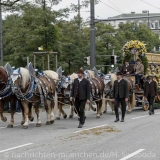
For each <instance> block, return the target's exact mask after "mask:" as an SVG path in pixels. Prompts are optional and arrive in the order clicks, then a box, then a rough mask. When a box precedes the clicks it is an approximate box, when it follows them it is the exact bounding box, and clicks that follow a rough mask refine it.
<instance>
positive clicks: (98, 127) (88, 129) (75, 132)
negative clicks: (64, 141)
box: [73, 124, 108, 133]
mask: <svg viewBox="0 0 160 160" xmlns="http://www.w3.org/2000/svg"><path fill="white" fill-rule="evenodd" d="M107 125H108V124H103V125H100V126H96V127H92V128H87V129H83V130H79V131H76V132H73V133H79V132H83V131H88V130H90V129H94V128H100V127H104V126H107Z"/></svg>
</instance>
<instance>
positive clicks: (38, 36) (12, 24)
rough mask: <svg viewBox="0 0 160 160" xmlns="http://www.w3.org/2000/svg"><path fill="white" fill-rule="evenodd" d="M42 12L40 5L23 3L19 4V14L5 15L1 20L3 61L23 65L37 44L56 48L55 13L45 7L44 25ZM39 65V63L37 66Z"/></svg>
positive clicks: (36, 47)
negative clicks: (45, 23)
mask: <svg viewBox="0 0 160 160" xmlns="http://www.w3.org/2000/svg"><path fill="white" fill-rule="evenodd" d="M43 13H44V12H43V9H42V8H41V7H37V6H34V5H30V4H25V5H22V6H21V15H19V14H13V15H9V16H7V18H6V19H5V20H4V22H3V23H4V24H3V35H4V36H3V39H4V55H6V56H5V61H10V63H11V64H14V65H16V66H25V65H26V57H27V56H29V57H30V60H33V55H32V52H33V51H37V49H38V47H39V46H45V45H47V48H45V50H47V51H48V50H54V49H55V48H56V42H57V39H58V38H57V37H58V35H57V33H58V31H57V30H58V28H56V25H54V23H55V15H54V13H53V12H51V11H50V10H48V9H46V12H45V14H46V15H45V17H46V22H47V27H46V26H45V25H44V23H43V22H44V21H43V20H44V18H43ZM44 33H46V36H47V39H46V40H44ZM40 66H41V63H39V65H38V67H39V68H40Z"/></svg>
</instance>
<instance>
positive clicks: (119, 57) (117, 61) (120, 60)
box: [115, 56, 122, 64]
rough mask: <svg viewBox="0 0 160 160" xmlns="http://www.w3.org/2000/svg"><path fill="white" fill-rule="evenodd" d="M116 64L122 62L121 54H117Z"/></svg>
mask: <svg viewBox="0 0 160 160" xmlns="http://www.w3.org/2000/svg"><path fill="white" fill-rule="evenodd" d="M115 64H122V57H121V56H115Z"/></svg>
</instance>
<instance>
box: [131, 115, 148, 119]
mask: <svg viewBox="0 0 160 160" xmlns="http://www.w3.org/2000/svg"><path fill="white" fill-rule="evenodd" d="M143 117H148V115H145V116H139V117H134V118H131V119H138V118H143Z"/></svg>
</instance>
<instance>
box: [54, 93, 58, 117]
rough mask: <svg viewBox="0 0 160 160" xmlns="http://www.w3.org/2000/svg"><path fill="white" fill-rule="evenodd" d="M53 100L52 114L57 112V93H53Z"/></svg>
mask: <svg viewBox="0 0 160 160" xmlns="http://www.w3.org/2000/svg"><path fill="white" fill-rule="evenodd" d="M54 98H55V100H54V104H55V105H54V113H55V114H56V112H57V110H58V96H57V91H55V93H54Z"/></svg>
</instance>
